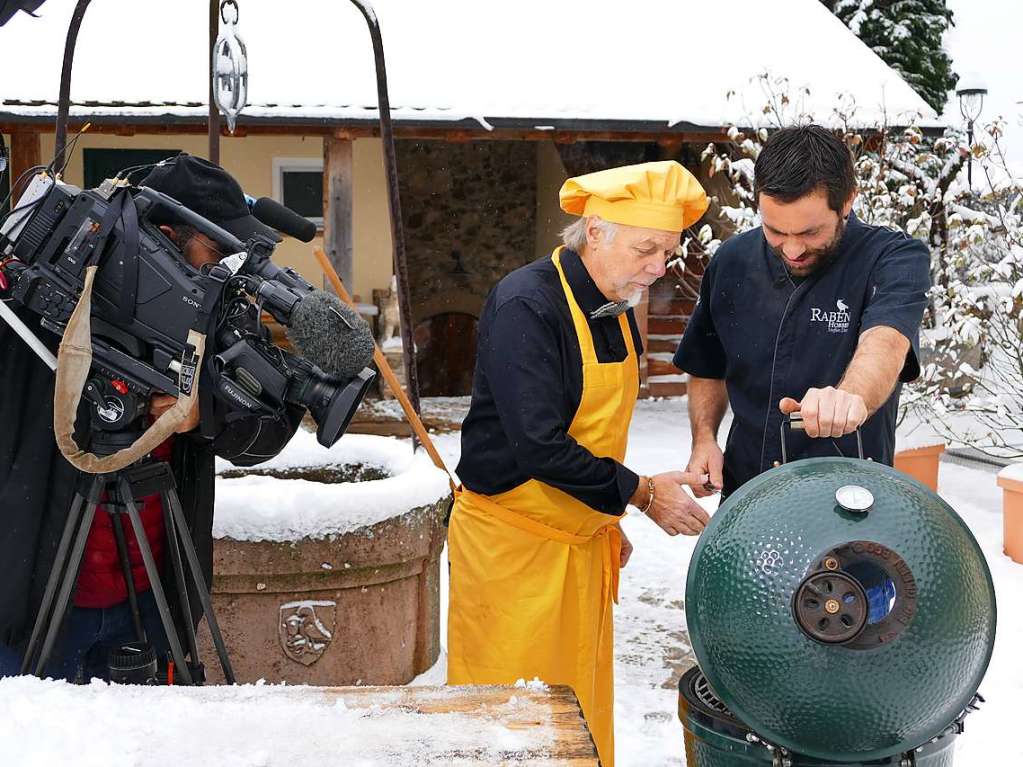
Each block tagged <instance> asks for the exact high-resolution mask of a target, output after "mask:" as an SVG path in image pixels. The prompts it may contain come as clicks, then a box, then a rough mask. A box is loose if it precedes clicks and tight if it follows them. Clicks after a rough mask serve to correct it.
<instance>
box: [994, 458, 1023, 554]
mask: <svg viewBox="0 0 1023 767" xmlns="http://www.w3.org/2000/svg"><path fill="white" fill-rule="evenodd" d="M1019 475H1020V471H1019V466H1008V467H1006V468H1005V469H1002V471H1001V472H999V474H998V486H999V487H1000V488H1002V541H1003V546H1004V549H1005V554H1006V556H1008V557H1009V558H1011V559H1012V561H1014V562H1019V563H1020V564H1023V479H1020V478H1019Z"/></svg>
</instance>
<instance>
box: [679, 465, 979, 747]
mask: <svg viewBox="0 0 1023 767" xmlns="http://www.w3.org/2000/svg"><path fill="white" fill-rule="evenodd" d="M848 487H853V488H856V490H855V491H852V492H850V491H848V490H846V491H845V492H839V491H840V490H842V489H843V488H848ZM850 506H851V507H852V508H850ZM686 606H687V622H688V626H689V632H690V637H691V640H692V644H693V649H694V651H695V654H696V657H697V660H698V661H699V664H700V667H701V668H702V669H703V672H704V673H705V674H706V677H707V680H708V682H709V683H710V686H711V687H712V688H713V690H714V691H716V692H717V694H718V696H719V697H720V699H721V702H722V703H723V704H724V705H725V706H726V707H727V708H728V709H729V710H730V711H732V712H733V713H734V714H735V716H736V717H737V718H738V719H739V720H741V721H742V722H743V723H744V724H745V725H746V726H748V727H749V728H750V729H752V730H754V731H755V732H757V733H758V734H759V735H761V736H763V737H764V738H766V739H768V740H769V741H771V742H774V743H777V744H778V745H781V746H784V747H785V748H788V749H790V750H792V751H795V752H798V753H802V754H806V755H807V756H811V757H816V758H819V759H831V760H838V761H861V760H865V759H883V758H885V757H888V756H891V755H893V754H896V753H899V752H904V751H908V750H910V749H912V748H915V747H916V746H919V745H920V744H922V743H924V742H925V741H927V740H929V739H930V738H933V737H936V736H937V735H939V734H940V733H941V732H942V731H943V730H944V729H945V728H946V727H948V725H949V724H950V723H951V722H953V721H954V720H955V719H956V717H957V716H958V715H959V714H961V713H962V711H963V710H964V709H966V708H967V706H968V704H969V703H970V701H971V699H972V698H973V696H974V694H975V693H976V691H977V688H978V686H979V684H980V681H981V679H982V678H983V676H984V672H985V671H986V669H987V665H988V661H989V660H990V657H991V651H992V648H993V645H994V636H995V595H994V586H993V584H992V581H991V575H990V572H989V571H988V567H987V563H986V562H985V560H984V556H983V554H982V553H981V551H980V547H979V546H978V545H977V542H976V540H975V539H974V537H973V535H972V534H971V533H970V531H969V529H968V528H967V527H966V525H965V523H963V521H962V520H961V519H960V518H959V516H958V515H957V514H956V513H955V511H953V510H952V508H951V507H949V506H948V504H946V503H945V502H944V501H943V500H942V499H941V498H940V497H938V496H937V495H935V494H934V493H932V492H931V491H930V490H928V489H927V488H926V487H924V486H923V485H922V484H920V483H918V482H916V481H915V480H912V479H909V478H908V477H906V476H905V475H903V474H901V473H899V472H897V471H895V470H894V469H892V468H890V467H887V466H882V465H878V464H875V463H871V462H867V461H859V460H854V459H847V458H814V459H807V460H803V461H798V462H795V463H790V464H787V465H784V466H781V467H778V468H776V469H773V470H771V471H769V472H766V473H765V474H762V475H761V476H759V477H757V478H756V479H754V480H752V481H750V482H748V483H747V484H746V485H744V486H743V487H742V488H740V489H739V490H738V491H737V492H736V493H735V494H733V495H732V496H731V497H729V498H728V500H727V501H726V502H725V503H724V504H723V505H722V506H721V508H720V509H719V510H718V511H717V513H716V514H715V515H714V517H713V519H712V520H711V523H710V525H708V527H707V529H706V530H705V531H704V533H703V535H702V537H701V539H700V541H699V543H698V544H697V547H696V551H695V552H694V554H693V558H692V561H691V563H690V567H689V576H688V581H687V584H686Z"/></svg>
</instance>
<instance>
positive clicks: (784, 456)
mask: <svg viewBox="0 0 1023 767" xmlns="http://www.w3.org/2000/svg"><path fill="white" fill-rule="evenodd" d="M786 426H788V427H789V428H790V429H792V430H793V431H804V430H805V429H806V426H805V424H804V423H803V414H802V413H790V414H789V415H788V416H787V417H786V418H783V419H782V422H781V430H780V431H781V462H782V464H783V465H784V464H786V463H788V461H789V457H788V452H789V451H788V445H787V443H786V440H785V427H786ZM856 452H857V453H858V454H859V458H860V460H861V461H862V460H869V459H864V457H863V435H862V434H860V430H859V428H857V429H856Z"/></svg>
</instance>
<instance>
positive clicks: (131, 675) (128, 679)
mask: <svg viewBox="0 0 1023 767" xmlns="http://www.w3.org/2000/svg"><path fill="white" fill-rule="evenodd" d="M107 667H108V669H109V670H110V681H111V682H115V683H117V684H156V650H154V649H153V648H152V646H150V644H149V643H148V642H128V643H126V644H123V645H120V646H119V647H115V648H114V649H112V650H111V651H110V655H109V656H108V658H107Z"/></svg>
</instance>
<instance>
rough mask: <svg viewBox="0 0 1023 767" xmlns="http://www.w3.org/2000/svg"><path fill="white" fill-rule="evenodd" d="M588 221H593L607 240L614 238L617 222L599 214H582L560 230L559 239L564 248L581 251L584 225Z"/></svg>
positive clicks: (583, 241) (583, 240) (584, 233)
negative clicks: (605, 218)
mask: <svg viewBox="0 0 1023 767" xmlns="http://www.w3.org/2000/svg"><path fill="white" fill-rule="evenodd" d="M590 221H593V223H594V224H596V226H597V227H598V228H599V229H600V231H602V232H603V233H604V237H605V238H606V239H607V241H608V242H612V241H613V240H614V238H615V235H616V234H617V233H618V225H617V224H615V223H614V222H612V221H605V220H604V219H602V218H601V217H600V216H583V217H582V218H580V219H578V220H577V221H573V222H572V223H571V224H569V225H568V226H566V227H565V228H564V229H562V230H561V241H562V243H564V245H565V247H566V248H569V249H570V250H574V251H575V252H576V253H579V252H580V251H582V249H583V246H584V245H586V226H587V224H588V223H589V222H590Z"/></svg>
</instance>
